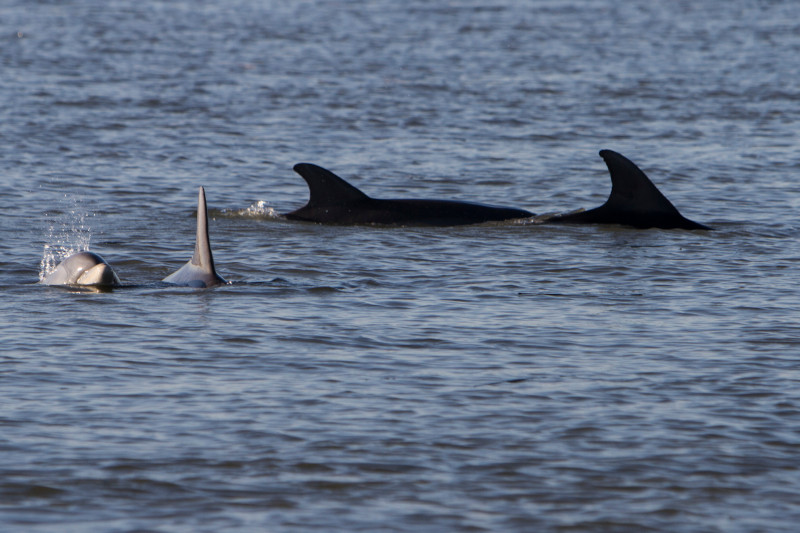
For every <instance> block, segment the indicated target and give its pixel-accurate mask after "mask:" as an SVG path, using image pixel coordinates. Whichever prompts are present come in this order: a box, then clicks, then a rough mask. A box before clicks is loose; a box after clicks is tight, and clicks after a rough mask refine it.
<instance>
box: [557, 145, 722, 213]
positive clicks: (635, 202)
mask: <svg viewBox="0 0 800 533" xmlns="http://www.w3.org/2000/svg"><path fill="white" fill-rule="evenodd" d="M600 157H602V158H603V160H604V161H605V162H606V165H607V166H608V171H609V173H610V174H611V194H610V195H609V197H608V200H607V201H606V203H604V204H603V205H601V206H600V207H596V208H594V209H590V210H588V211H582V212H579V213H568V214H564V215H556V216H554V217H553V218H551V219H549V220H548V222H555V223H558V222H569V223H581V224H624V225H628V226H633V227H636V228H663V229H672V228H680V229H711V228H709V227H708V226H704V225H703V224H698V223H697V222H694V221H692V220H689V219H688V218H686V217H684V216H683V215H681V214H680V212H679V211H678V210H677V209H676V208H675V206H674V205H672V203H671V202H670V201H669V200H668V199H667V197H666V196H664V195H663V194H662V193H661V191H659V190H658V188H657V187H656V186H655V185H653V182H652V181H650V178H648V177H647V176H646V175H645V173H644V172H642V171H641V169H639V167H637V166H636V165H635V164H634V163H633V162H632V161H630V160H629V159H628V158H626V157H625V156H623V155H622V154H618V153H617V152H614V151H612V150H601V151H600Z"/></svg>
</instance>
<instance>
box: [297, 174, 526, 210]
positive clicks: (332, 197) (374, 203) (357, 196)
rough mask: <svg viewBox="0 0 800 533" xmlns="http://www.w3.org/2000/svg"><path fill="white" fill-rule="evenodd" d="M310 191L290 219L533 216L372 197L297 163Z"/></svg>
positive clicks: (441, 202)
mask: <svg viewBox="0 0 800 533" xmlns="http://www.w3.org/2000/svg"><path fill="white" fill-rule="evenodd" d="M294 171H295V172H297V173H298V174H300V176H302V177H303V179H304V180H306V183H307V184H308V189H309V200H308V203H307V204H306V205H305V206H304V207H301V208H300V209H297V210H295V211H292V212H291V213H287V214H286V215H285V216H286V218H288V219H289V220H303V221H306V222H319V223H323V224H385V225H395V226H459V225H463V224H480V223H482V222H492V221H502V220H512V219H516V218H528V217H532V216H533V213H531V212H530V211H526V210H524V209H515V208H513V207H500V206H493V205H485V204H477V203H471V202H459V201H455V200H413V199H403V200H395V199H379V198H370V197H369V196H367V195H366V194H364V193H363V192H361V191H360V190H359V189H357V188H355V187H353V186H352V185H350V184H349V183H347V182H346V181H345V180H343V179H342V178H340V177H339V176H337V175H336V174H334V173H333V172H331V171H329V170H326V169H324V168H322V167H319V166H317V165H313V164H311V163H298V164H296V165H295V166H294Z"/></svg>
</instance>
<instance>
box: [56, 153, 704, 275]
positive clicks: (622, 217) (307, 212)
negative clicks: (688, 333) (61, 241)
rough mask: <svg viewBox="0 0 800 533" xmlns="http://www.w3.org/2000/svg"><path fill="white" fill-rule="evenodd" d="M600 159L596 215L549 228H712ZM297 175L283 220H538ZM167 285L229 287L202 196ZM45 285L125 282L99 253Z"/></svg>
mask: <svg viewBox="0 0 800 533" xmlns="http://www.w3.org/2000/svg"><path fill="white" fill-rule="evenodd" d="M600 157H602V158H603V160H604V161H605V163H606V166H607V167H608V171H609V174H610V175H611V193H610V195H609V197H608V200H606V202H605V203H604V204H603V205H601V206H599V207H596V208H594V209H589V210H585V211H584V210H581V211H576V212H570V213H565V214H557V215H553V216H549V217H546V218H545V219H544V222H545V223H549V224H621V225H626V226H631V227H634V228H639V229H646V228H662V229H687V230H696V229H702V230H710V229H711V228H709V227H708V226H705V225H703V224H700V223H697V222H694V221H692V220H689V219H688V218H686V217H684V216H683V215H681V213H680V212H679V211H678V210H677V209H676V208H675V206H674V205H672V203H671V202H670V201H669V200H668V199H667V197H666V196H664V195H663V194H662V193H661V191H659V190H658V188H657V187H656V186H655V185H654V184H653V182H652V181H650V178H648V177H647V175H646V174H645V173H644V172H642V170H641V169H640V168H639V167H637V166H636V165H635V164H634V163H633V162H632V161H631V160H629V159H628V158H626V157H625V156H623V155H622V154H619V153H617V152H614V151H612V150H601V151H600ZM294 171H295V172H297V173H298V174H300V176H302V178H303V179H304V180H305V181H306V183H307V184H308V189H309V200H308V203H307V204H306V205H305V206H303V207H301V208H299V209H296V210H294V211H291V212H289V213H286V214H285V215H284V216H285V217H286V218H287V219H289V220H298V221H305V222H315V223H320V224H349V225H358V224H382V225H398V226H458V225H464V224H479V223H484V222H493V221H504V220H514V219H524V218H530V217H533V216H535V215H534V213H531V212H530V211H527V210H525V209H517V208H514V207H503V206H494V205H486V204H480V203H473V202H462V201H457V200H436V199H380V198H371V197H370V196H367V195H366V194H365V193H363V192H362V191H361V190H359V189H357V188H356V187H354V186H353V185H351V184H349V183H348V182H346V181H345V180H343V179H342V178H340V177H339V176H337V175H336V174H334V173H333V172H331V171H329V170H326V169H324V168H322V167H320V166H317V165H314V164H311V163H298V164H296V165H295V166H294ZM163 281H164V282H167V283H172V284H176V285H184V286H189V287H196V288H208V287H215V286H217V285H223V284H226V283H227V282H226V281H225V280H224V279H223V278H222V277H221V276H220V275H219V274H217V271H216V268H215V266H214V257H213V254H212V252H211V243H210V240H209V236H208V210H207V205H206V195H205V190H204V189H203V187H200V190H199V193H198V198H197V234H196V240H195V249H194V255H192V258H191V259H190V260H189V261H188V262H187V263H186V264H184V265H183V266H182V267H181V268H179V269H178V270H176V271H175V272H173V273H172V274H170V275H169V276H167V277H166V278H164V279H163ZM41 283H42V284H44V285H81V286H95V287H118V286H120V285H121V283H120V280H119V277H117V274H116V273H115V272H114V270H113V269H112V268H111V266H110V265H109V264H108V263H107V262H106V261H105V260H104V259H103V258H102V257H100V256H99V255H97V254H96V253H94V252H89V251H83V252H78V253H75V254H72V255H70V256H69V257H67V258H66V259H64V260H63V261H62V262H61V263H59V264H58V266H57V267H56V268H55V270H53V272H52V273H50V274H49V275H47V276H46V277H45V278H44V279H43V280H42V281H41Z"/></svg>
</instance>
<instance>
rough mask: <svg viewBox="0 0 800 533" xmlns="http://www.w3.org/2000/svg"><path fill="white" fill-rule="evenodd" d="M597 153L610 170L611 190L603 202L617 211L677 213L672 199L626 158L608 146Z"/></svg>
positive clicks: (675, 214)
mask: <svg viewBox="0 0 800 533" xmlns="http://www.w3.org/2000/svg"><path fill="white" fill-rule="evenodd" d="M600 157H602V158H603V160H604V161H605V162H606V165H607V166H608V171H609V173H610V174H611V194H610V195H609V197H608V200H607V201H606V204H605V205H606V206H608V207H609V208H612V209H618V210H621V211H644V212H647V213H650V214H656V213H659V214H663V215H673V216H681V214H680V213H679V212H678V210H677V209H676V208H675V206H674V205H672V202H670V201H669V200H668V199H667V197H666V196H664V195H663V194H661V191H659V190H658V189H657V188H656V186H655V185H653V182H652V181H650V178H648V177H647V176H646V175H645V173H644V172H642V171H641V170H640V169H639V167H637V166H636V165H635V164H633V162H632V161H630V160H629V159H628V158H626V157H625V156H623V155H622V154H618V153H617V152H614V151H612V150H600Z"/></svg>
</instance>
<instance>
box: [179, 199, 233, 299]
mask: <svg viewBox="0 0 800 533" xmlns="http://www.w3.org/2000/svg"><path fill="white" fill-rule="evenodd" d="M164 281H166V282H168V283H175V284H178V285H189V286H191V287H213V286H215V285H222V284H224V283H227V282H226V281H225V280H224V279H222V278H221V277H220V275H219V274H217V270H216V269H215V268H214V255H213V254H212V253H211V241H210V240H209V238H208V212H207V208H206V192H205V190H204V189H203V188H202V187H200V192H199V193H198V196H197V237H196V240H195V245H194V255H192V258H191V259H190V260H189V262H187V263H186V264H185V265H183V266H182V267H181V268H180V269H178V270H177V271H176V272H173V273H172V274H170V275H169V276H167V277H166V278H164Z"/></svg>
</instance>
